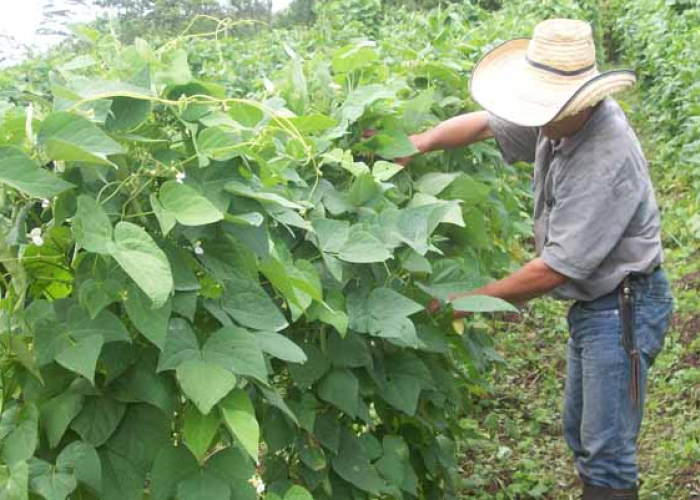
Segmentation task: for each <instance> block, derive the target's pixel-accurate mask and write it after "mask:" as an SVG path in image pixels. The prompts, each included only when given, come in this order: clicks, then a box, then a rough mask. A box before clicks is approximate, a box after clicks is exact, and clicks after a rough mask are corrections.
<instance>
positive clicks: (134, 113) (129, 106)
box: [105, 96, 151, 131]
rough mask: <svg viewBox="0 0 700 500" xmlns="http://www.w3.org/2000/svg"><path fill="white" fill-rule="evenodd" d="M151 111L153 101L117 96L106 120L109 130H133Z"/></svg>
mask: <svg viewBox="0 0 700 500" xmlns="http://www.w3.org/2000/svg"><path fill="white" fill-rule="evenodd" d="M150 113H151V103H150V102H149V101H147V100H143V99H133V98H131V97H121V96H120V97H115V98H114V99H112V107H111V108H110V110H109V115H107V119H106V120H105V127H106V128H107V130H110V131H114V130H123V131H126V130H131V129H134V128H136V127H138V126H139V125H140V124H141V123H143V121H144V120H145V119H146V118H147V117H148V115H149V114H150Z"/></svg>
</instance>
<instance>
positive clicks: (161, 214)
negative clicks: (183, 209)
mask: <svg viewBox="0 0 700 500" xmlns="http://www.w3.org/2000/svg"><path fill="white" fill-rule="evenodd" d="M148 199H149V200H150V202H151V208H152V209H153V213H154V214H155V216H156V219H158V224H160V231H161V233H163V236H167V235H168V233H169V232H170V231H171V230H172V228H174V227H175V224H177V219H176V218H175V214H174V213H172V212H169V211H167V210H166V209H165V208H164V207H163V205H161V203H160V201H159V200H158V197H157V196H156V194H155V193H151V195H150V196H149V198H148Z"/></svg>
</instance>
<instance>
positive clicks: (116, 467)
mask: <svg viewBox="0 0 700 500" xmlns="http://www.w3.org/2000/svg"><path fill="white" fill-rule="evenodd" d="M100 461H101V462H102V481H103V482H102V498H101V500H143V487H144V482H145V480H146V474H145V472H141V471H139V470H138V469H137V468H136V466H135V464H133V462H131V461H130V460H129V459H128V458H126V457H123V456H121V455H119V454H118V453H115V452H114V451H112V450H109V449H107V448H103V449H101V450H100Z"/></svg>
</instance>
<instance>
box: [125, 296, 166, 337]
mask: <svg viewBox="0 0 700 500" xmlns="http://www.w3.org/2000/svg"><path fill="white" fill-rule="evenodd" d="M124 306H125V307H126V313H127V314H128V315H129V319H130V320H131V322H132V323H133V324H134V326H135V327H136V328H137V329H138V331H140V332H141V333H142V334H143V336H144V337H146V338H147V339H148V340H150V341H151V342H153V344H154V345H155V346H156V347H158V348H159V349H161V350H162V349H163V346H164V345H165V337H166V335H167V331H168V322H169V321H170V315H171V314H172V301H170V300H168V301H167V302H166V303H165V305H163V306H162V307H160V308H157V309H153V308H152V307H151V301H150V299H149V298H148V297H147V296H146V294H145V293H143V292H142V291H141V289H140V288H138V287H136V286H131V287H129V290H128V296H127V298H126V300H124Z"/></svg>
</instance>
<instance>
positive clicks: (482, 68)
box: [470, 38, 636, 127]
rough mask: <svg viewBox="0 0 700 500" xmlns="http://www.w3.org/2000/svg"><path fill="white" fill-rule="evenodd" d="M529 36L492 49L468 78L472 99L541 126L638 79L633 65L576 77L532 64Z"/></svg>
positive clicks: (505, 115)
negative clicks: (534, 67) (529, 59)
mask: <svg viewBox="0 0 700 500" xmlns="http://www.w3.org/2000/svg"><path fill="white" fill-rule="evenodd" d="M529 43H530V39H529V38H516V39H514V40H510V41H508V42H505V43H503V44H501V45H499V46H498V47H496V48H494V49H493V50H491V51H490V52H488V53H487V54H486V55H484V57H482V58H481V60H480V61H479V62H478V63H477V65H476V67H475V68H474V71H473V72H472V77H471V81H470V87H471V93H472V96H473V97H474V100H475V101H476V102H477V103H478V104H479V105H481V106H482V107H483V108H484V109H486V110H487V111H490V112H491V113H493V114H494V115H496V116H498V117H500V118H503V119H504V120H507V121H509V122H511V123H515V124H517V125H522V126H526V127H541V126H544V125H547V124H548V123H550V122H552V121H554V120H556V119H557V118H560V117H563V116H568V115H571V114H575V113H577V112H578V111H581V110H583V109H585V108H586V107H588V106H592V105H594V104H596V103H597V102H599V101H600V100H601V99H603V98H604V97H606V96H608V95H610V94H612V93H615V92H617V91H620V90H622V89H625V88H627V87H630V86H632V85H634V83H635V81H636V79H635V76H634V72H633V71H631V70H612V71H606V72H604V73H599V72H598V71H597V70H594V71H591V72H590V73H588V74H585V75H579V76H575V77H571V76H566V75H559V74H556V73H549V72H546V71H544V70H534V71H533V69H532V67H530V64H529V63H528V61H527V59H526V57H525V56H526V54H527V47H528V44H529Z"/></svg>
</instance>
